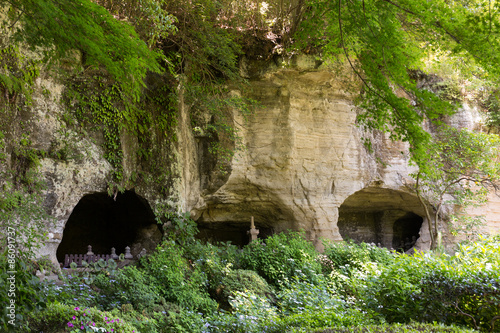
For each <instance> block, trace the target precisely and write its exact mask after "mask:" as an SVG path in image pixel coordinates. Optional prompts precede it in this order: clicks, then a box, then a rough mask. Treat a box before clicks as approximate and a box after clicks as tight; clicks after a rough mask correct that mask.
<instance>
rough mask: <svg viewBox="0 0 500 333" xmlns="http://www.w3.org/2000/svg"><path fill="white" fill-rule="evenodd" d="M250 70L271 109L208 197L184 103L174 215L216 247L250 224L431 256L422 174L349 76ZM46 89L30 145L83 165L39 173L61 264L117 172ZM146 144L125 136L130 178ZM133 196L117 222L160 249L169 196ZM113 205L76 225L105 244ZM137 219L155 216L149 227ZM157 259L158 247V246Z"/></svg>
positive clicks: (246, 130) (51, 166) (168, 148)
mask: <svg viewBox="0 0 500 333" xmlns="http://www.w3.org/2000/svg"><path fill="white" fill-rule="evenodd" d="M248 68H251V66H247V67H245V66H244V67H243V75H246V76H247V77H249V80H250V88H251V89H249V91H250V92H249V96H248V97H251V98H253V99H255V100H257V101H258V102H259V103H260V104H261V106H260V107H259V108H257V109H256V111H255V114H254V115H253V116H252V117H250V118H248V119H245V118H244V117H243V116H242V115H240V114H237V113H235V114H234V122H235V126H237V127H238V128H239V131H240V136H241V137H242V140H243V145H244V148H245V149H243V150H240V151H238V153H237V154H236V156H235V157H234V158H233V160H232V162H231V171H230V172H229V173H228V174H227V175H225V177H222V178H220V179H218V180H217V182H215V183H216V186H215V185H213V184H212V186H210V188H209V190H207V186H206V183H207V181H206V179H205V178H206V177H207V174H205V171H204V168H203V167H202V164H203V161H202V160H203V156H201V155H202V153H201V151H202V149H201V147H202V144H203V142H202V140H201V139H200V138H196V137H195V135H194V134H193V131H192V129H191V124H190V119H189V109H188V106H186V105H184V104H183V103H182V99H181V101H180V102H179V103H180V105H179V114H178V126H177V129H176V132H177V133H176V134H177V137H178V141H177V142H176V143H175V144H171V143H169V144H167V143H164V144H161V145H162V146H161V147H160V149H159V150H158V151H161V152H162V153H161V154H166V155H169V156H168V160H169V161H170V162H169V163H171V166H170V170H174V172H173V173H172V175H171V176H169V177H170V178H169V179H168V180H166V182H167V181H168V182H167V183H165V184H164V185H165V186H169V191H170V192H169V193H170V196H169V197H168V200H167V203H168V205H171V206H177V207H179V208H180V209H181V210H182V211H191V213H192V216H193V217H194V218H195V219H196V220H197V221H198V223H199V225H200V227H201V229H202V231H203V232H202V234H203V233H205V237H207V238H213V239H216V240H232V241H233V242H236V243H244V242H245V241H246V238H247V235H246V230H248V228H249V222H250V217H251V216H254V217H255V223H256V226H257V228H259V229H260V230H261V236H265V235H266V234H269V233H271V232H279V231H284V230H304V231H305V232H306V234H307V236H308V238H309V239H311V240H312V241H313V242H314V243H315V245H316V246H317V247H318V248H321V247H322V245H321V239H322V238H326V239H330V240H341V239H342V238H348V237H349V238H355V239H358V240H364V241H367V242H374V243H380V244H381V245H383V246H386V247H393V248H401V249H403V250H406V249H407V248H406V247H407V246H408V244H409V243H411V244H410V245H411V246H416V247H417V248H421V249H426V248H428V246H429V237H428V232H427V224H426V221H425V219H424V218H423V216H424V212H423V210H422V207H421V206H420V204H419V202H418V200H417V198H416V197H415V195H414V194H413V193H411V191H410V190H409V189H408V186H407V185H408V184H411V182H412V180H411V177H410V176H409V174H410V173H411V172H412V171H414V170H413V169H412V167H410V166H409V165H408V150H407V147H406V145H405V144H403V143H400V142H392V141H390V140H389V139H388V138H387V137H386V136H385V135H383V134H380V133H376V132H369V133H367V132H363V131H362V130H361V129H360V128H359V127H358V126H357V125H356V123H355V119H356V109H355V108H354V106H353V103H352V96H350V95H349V93H347V92H346V91H344V90H343V89H342V81H341V80H340V79H339V76H338V75H339V74H336V73H335V72H334V71H331V70H328V69H326V68H322V67H318V64H317V63H316V62H315V61H314V60H311V59H309V58H299V59H298V60H297V61H296V63H295V65H294V66H291V67H289V68H286V69H283V68H277V67H276V66H274V65H273V66H269V67H267V68H264V69H262V66H261V67H259V68H260V69H259V70H258V71H255V70H254V71H252V72H245V70H246V69H248ZM37 87H38V88H37V89H36V91H37V92H36V93H35V94H34V103H33V110H32V112H30V116H28V117H27V119H25V122H26V123H28V124H29V136H30V139H31V141H32V142H33V144H34V145H35V146H39V147H40V148H43V149H45V150H50V149H51V146H52V147H56V148H57V147H59V146H64V145H70V146H69V148H70V149H69V151H70V152H71V154H72V156H73V157H72V158H70V159H66V160H60V159H57V158H54V157H50V156H48V157H45V158H43V159H42V163H41V168H40V171H41V173H42V176H43V178H44V179H45V180H46V183H47V189H46V191H45V192H44V196H45V206H46V210H47V211H48V212H49V214H50V215H51V216H52V217H53V218H54V220H55V224H51V225H48V226H47V228H48V232H49V233H48V236H49V239H48V241H47V243H46V244H45V246H44V247H43V248H42V249H41V251H40V254H41V255H46V256H48V257H49V258H50V259H51V260H52V261H54V262H55V261H57V258H56V252H57V248H58V246H59V244H60V243H61V240H62V238H63V235H64V231H65V227H66V231H67V230H68V229H69V228H67V227H68V220H69V219H70V217H71V216H72V213H73V212H76V211H77V209H75V208H76V207H77V206H78V204H79V202H80V201H82V202H83V203H82V204H89V203H92V202H98V201H99V200H98V199H99V198H101V197H103V193H105V192H106V190H107V187H108V184H109V182H110V181H111V179H110V178H111V166H110V165H109V163H108V162H107V161H106V160H105V159H104V158H103V151H102V149H101V148H100V144H101V143H100V141H99V137H96V136H92V135H87V134H85V133H83V134H82V133H81V132H75V131H73V130H71V129H69V128H67V127H66V126H65V125H64V122H63V121H62V120H61V118H62V117H63V114H64V106H63V104H62V103H61V101H60V95H61V91H62V89H63V88H64V87H62V86H58V85H56V84H54V83H53V82H52V81H51V80H49V79H45V80H42V79H40V80H39V81H38V82H37ZM44 89H48V90H50V91H51V96H50V98H49V97H47V96H45V95H44V94H43V93H42V91H43V90H44ZM180 95H181V96H182V94H180ZM472 111H473V109H470V108H469V109H468V108H465V109H464V110H463V113H462V114H460V115H456V116H455V118H453V119H452V121H456V122H457V124H458V123H460V124H458V125H459V126H467V127H471V126H475V125H474V124H475V123H476V122H477V120H475V119H474V117H472V116H471V115H474V112H472ZM467 119H468V120H467ZM466 120H467V121H466ZM464 121H465V123H464ZM18 134H19V133H18ZM151 135H153V134H151ZM363 138H368V139H370V140H371V142H372V146H373V152H370V151H368V149H367V148H365V146H364V145H363ZM137 140H138V139H137V137H136V136H134V135H132V134H130V133H122V137H121V144H122V150H123V152H124V158H123V164H124V174H125V175H132V174H133V173H134V172H139V171H141V168H142V166H141V163H140V161H139V158H138V156H137V155H138V154H137V145H138V141H137ZM162 157H165V156H162ZM158 158H160V156H159V157H158ZM7 160H8V159H7ZM146 176H147V175H146ZM213 183H214V182H213ZM215 183H214V184H215ZM125 189H126V190H127V192H126V193H125V194H124V195H123V196H120V195H118V196H115V197H114V200H115V201H116V200H118V201H120V200H131V201H121V202H120V205H121V206H120V207H139V208H137V209H136V210H135V211H134V212H132V213H130V214H121V215H119V219H121V221H118V222H119V223H122V224H124V225H128V226H133V225H141V226H143V229H140V230H138V231H137V229H133V228H132V229H133V230H136V231H137V233H138V234H140V235H149V236H147V237H146V236H144V237H146V238H148V237H149V238H151V239H156V240H159V238H160V237H161V233H160V231H159V230H157V229H155V228H153V227H152V225H153V224H155V221H154V216H153V215H152V212H153V211H155V210H156V209H157V208H162V207H164V206H162V205H164V204H165V199H164V197H165V196H164V194H161V193H159V191H158V190H157V188H153V187H149V186H147V183H145V182H142V183H141V182H139V183H137V184H136V185H135V186H133V185H130V186H129V187H126V188H125ZM83 198H85V199H84V200H82V199H83ZM126 198H128V199H126ZM492 198H493V200H492V203H491V204H490V205H489V206H488V207H486V208H484V209H482V210H481V211H480V212H481V213H482V212H483V211H484V212H486V213H487V219H488V222H489V226H488V228H490V231H495V230H498V226H499V225H500V218H499V217H497V216H499V214H498V211H499V209H498V205H499V203H498V202H499V200H498V198H496V197H494V196H492ZM110 205H112V203H103V202H101V203H100V204H98V205H95V206H86V207H90V208H86V209H87V210H95V211H96V212H97V213H96V214H95V215H89V216H90V217H88V216H87V215H85V216H84V215H81V216H80V217H79V218H77V220H76V221H79V222H78V223H90V224H91V223H94V224H96V226H95V228H97V229H95V230H96V231H95V232H94V233H99V231H98V230H100V229H98V228H99V227H100V226H99V224H103V223H105V217H102V216H104V215H105V214H107V213H106V209H108V208H109V207H110ZM99 207H101V208H99ZM102 207H108V208H102ZM138 212H144V214H143V215H147V216H145V217H141V216H139V215H140V214H139V213H138ZM101 215H102V216H101ZM127 216H131V217H130V218H128V217H127ZM74 219H75V218H74V217H73V218H72V220H74ZM89 220H95V221H97V222H95V221H94V222H92V221H89ZM118 222H117V223H118ZM72 223H73V222H72ZM115 229H116V228H115ZM153 229H154V230H153ZM123 235H124V236H123V237H129V238H130V237H132V236H130V235H126V234H123ZM72 237H73V238H74V237H76V236H75V235H72ZM141 237H142V238H141ZM141 237H137V239H136V240H131V242H135V243H134V244H130V245H131V246H132V247H133V248H134V251H136V252H139V251H140V250H141V249H142V245H143V244H146V243H148V241H147V240H145V239H144V237H143V236H141ZM413 237H414V239H413V240H412V238H413ZM417 238H418V239H417ZM130 239H132V238H130ZM405 243H406V245H405ZM106 245H107V243H106ZM122 245H123V244H122ZM102 246H104V245H102ZM152 247H154V244H153V245H151V244H150V245H149V248H152ZM149 248H148V249H149ZM58 255H59V254H58ZM59 260H60V259H59Z"/></svg>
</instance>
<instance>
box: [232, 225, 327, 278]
mask: <svg viewBox="0 0 500 333" xmlns="http://www.w3.org/2000/svg"><path fill="white" fill-rule="evenodd" d="M317 255H318V252H317V251H316V249H315V248H314V246H313V244H312V243H311V242H309V241H307V240H306V239H305V237H304V233H297V232H290V233H280V234H276V235H273V236H271V237H269V238H267V239H266V240H265V241H262V240H260V239H258V240H256V241H253V242H251V243H250V244H249V245H247V246H246V247H245V248H244V249H243V251H242V254H241V264H242V268H243V269H249V270H253V271H256V272H257V273H259V275H260V276H262V277H264V278H265V279H266V281H267V282H268V283H269V284H271V285H275V286H279V284H280V283H283V282H285V281H286V280H291V279H292V278H293V277H294V276H296V275H301V276H303V277H304V278H305V279H306V280H309V281H311V282H313V281H314V280H315V279H316V277H317V274H318V273H320V272H321V266H320V264H319V262H318V261H317V260H316V257H317Z"/></svg>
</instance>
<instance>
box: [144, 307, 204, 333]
mask: <svg viewBox="0 0 500 333" xmlns="http://www.w3.org/2000/svg"><path fill="white" fill-rule="evenodd" d="M155 319H156V320H157V321H158V327H159V329H158V332H161V333H201V332H207V329H206V328H207V326H208V324H207V322H206V320H205V319H204V317H203V315H202V314H201V313H199V312H195V311H191V310H186V309H179V311H169V312H168V314H167V315H165V314H160V313H156V314H155ZM141 332H142V331H141Z"/></svg>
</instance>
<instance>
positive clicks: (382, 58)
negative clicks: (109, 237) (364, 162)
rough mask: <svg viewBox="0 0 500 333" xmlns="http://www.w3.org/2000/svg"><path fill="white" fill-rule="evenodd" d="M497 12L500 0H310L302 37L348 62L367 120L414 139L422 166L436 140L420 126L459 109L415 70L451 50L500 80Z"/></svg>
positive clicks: (368, 123) (414, 149)
mask: <svg viewBox="0 0 500 333" xmlns="http://www.w3.org/2000/svg"><path fill="white" fill-rule="evenodd" d="M499 10H500V5H499V3H498V2H497V1H483V0H477V1H465V0H464V1H447V0H446V1H445V0H438V1H425V0H423V1H421V0H418V1H415V0H394V1H391V0H366V1H365V0H362V1H349V0H345V1H342V0H336V1H327V0H324V1H323V0H311V1H309V2H308V7H307V11H306V14H305V17H306V19H304V20H303V22H302V24H301V29H300V30H299V33H298V35H297V40H298V42H299V43H300V42H302V43H309V44H312V45H314V46H315V47H319V48H320V49H321V50H322V51H321V52H322V53H323V54H324V56H326V57H344V59H346V60H347V61H348V62H349V64H350V66H351V67H352V69H353V70H354V71H355V73H356V75H357V77H358V78H359V79H360V80H361V81H362V89H361V93H360V95H359V99H358V103H359V106H360V107H361V108H362V110H363V112H362V114H361V116H360V117H359V119H360V120H361V122H362V123H363V124H364V125H366V126H368V127H369V128H375V129H380V130H383V131H386V132H391V133H392V137H393V138H395V139H401V140H403V141H407V142H409V143H410V146H411V148H410V149H411V151H412V153H413V158H414V160H415V161H416V162H417V163H418V164H419V165H422V164H424V163H425V159H426V157H427V156H428V155H427V153H426V149H427V148H426V144H427V143H429V142H430V141H431V138H430V136H429V134H428V133H427V132H425V130H424V129H423V126H422V125H424V124H425V123H426V121H431V122H434V123H439V122H440V119H441V118H440V116H442V115H446V114H450V113H452V112H453V111H454V109H455V108H456V105H454V104H453V103H450V102H449V101H445V100H443V99H440V98H439V97H438V96H437V95H436V94H435V93H433V92H432V91H429V90H427V89H421V87H420V86H419V82H418V77H416V76H415V75H414V74H415V71H416V70H418V69H421V68H423V67H424V63H423V62H424V60H426V59H428V58H429V56H432V55H433V54H435V53H436V52H446V53H447V54H448V55H449V56H457V57H460V58H462V62H463V63H464V64H465V67H468V68H467V69H468V70H469V72H472V73H471V74H473V75H475V76H481V77H483V78H485V77H487V78H488V80H492V81H494V82H497V81H498V77H499V76H498V75H499V74H500V66H499V65H500V61H499V60H500V59H499V57H500V52H499V51H500V16H499Z"/></svg>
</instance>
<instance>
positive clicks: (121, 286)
mask: <svg viewBox="0 0 500 333" xmlns="http://www.w3.org/2000/svg"><path fill="white" fill-rule="evenodd" d="M151 280H152V279H151V278H150V277H149V276H147V275H146V274H145V273H144V271H143V270H139V269H137V268H136V267H135V266H127V267H125V268H123V269H121V270H118V271H117V272H116V274H115V275H112V276H108V275H106V274H101V275H98V276H97V277H96V278H95V280H94V283H93V286H95V287H97V288H98V289H99V294H100V295H99V298H98V299H97V301H98V303H99V305H100V306H102V307H103V309H104V310H111V309H113V308H116V307H121V306H122V304H127V303H130V304H132V305H133V307H134V308H135V309H136V310H138V311H143V310H146V309H151V308H152V307H153V305H154V304H155V303H157V302H159V296H158V295H159V290H158V287H157V286H156V285H155V284H154V283H152V282H151Z"/></svg>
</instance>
